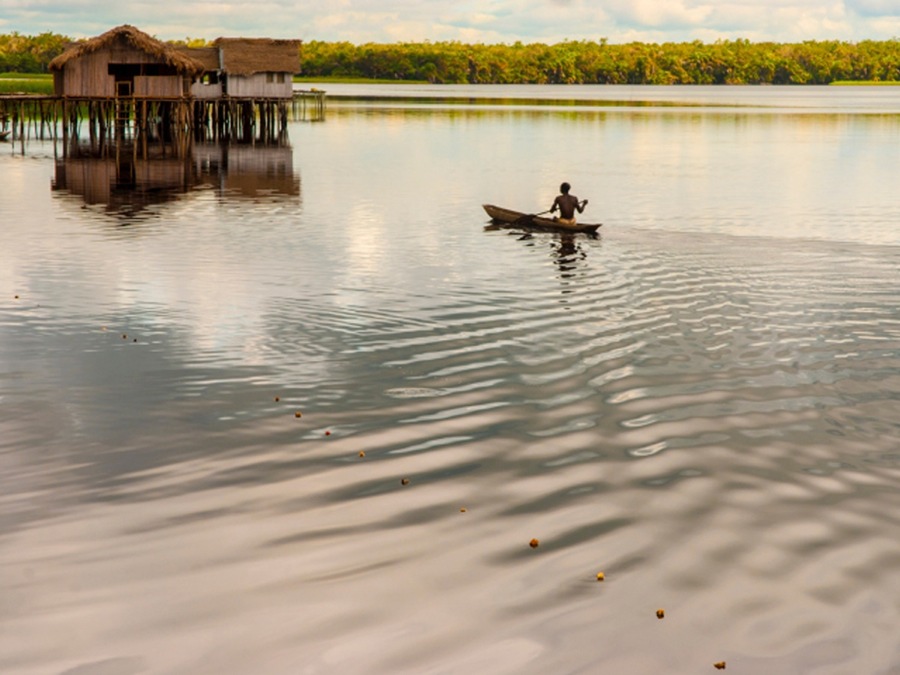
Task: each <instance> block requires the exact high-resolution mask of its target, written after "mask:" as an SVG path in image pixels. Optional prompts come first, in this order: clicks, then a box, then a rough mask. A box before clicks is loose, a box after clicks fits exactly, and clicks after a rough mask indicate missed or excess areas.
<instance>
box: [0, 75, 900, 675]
mask: <svg viewBox="0 0 900 675" xmlns="http://www.w3.org/2000/svg"><path fill="white" fill-rule="evenodd" d="M323 88H327V87H324V86H323ZM336 89H338V91H336V92H335V97H334V98H332V100H331V104H330V106H329V111H328V117H327V121H326V122H324V123H317V124H303V123H295V124H292V126H291V128H290V140H291V147H290V148H255V149H254V148H248V147H231V148H224V149H222V148H219V147H218V146H213V147H210V146H200V147H197V148H195V152H194V154H193V157H192V158H191V159H190V161H188V162H180V161H172V159H171V158H162V157H158V158H156V159H155V160H153V161H150V162H147V163H137V164H135V165H134V166H133V167H132V166H129V168H127V169H123V168H122V166H121V165H120V166H119V167H118V169H117V167H116V165H115V164H114V163H113V164H112V165H110V164H109V163H108V162H106V163H104V162H100V161H92V160H90V159H84V158H82V159H81V160H80V161H75V160H73V159H71V158H70V159H67V160H64V159H63V158H62V157H61V154H60V153H59V152H58V149H54V147H53V145H52V144H50V143H43V142H37V141H34V140H32V141H30V142H28V143H27V144H26V145H25V147H24V152H23V151H22V150H23V148H21V147H20V146H19V144H9V143H7V144H3V145H0V150H3V152H0V176H2V177H3V181H2V183H3V191H2V194H0V222H2V228H3V244H2V246H0V519H2V520H0V590H2V593H0V598H2V599H0V672H15V673H42V674H43V673H69V674H70V675H71V674H74V673H77V674H79V675H83V674H84V673H92V674H93V673H101V674H103V675H110V674H116V675H122V674H126V673H127V674H130V673H248V672H254V673H338V672H340V673H425V672H429V673H588V672H590V673H597V672H600V673H662V672H665V673H694V672H704V670H708V671H712V670H713V668H712V664H713V663H715V662H718V661H722V660H724V661H726V662H727V667H728V670H729V672H730V671H734V672H742V673H767V674H768V673H774V674H781V673H783V674H785V675H787V674H795V673H817V674H818V673H900V641H898V639H897V637H896V633H897V631H896V626H897V625H898V622H900V601H898V599H897V596H896V592H895V591H896V588H897V587H898V582H900V550H898V546H897V541H898V538H900V527H898V519H897V515H896V514H897V513H898V506H900V496H898V495H900V492H898V478H900V452H898V440H900V428H898V421H897V420H898V419H900V414H898V413H900V404H898V399H900V395H898V392H900V308H898V303H897V296H898V290H900V288H898V286H900V283H898V282H900V277H898V271H897V270H898V265H900V230H898V228H897V223H898V220H900V207H898V202H897V199H896V196H895V194H894V191H893V189H892V185H893V179H894V175H895V171H896V165H897V160H898V159H900V151H898V148H900V106H898V105H897V102H898V93H900V92H895V91H894V88H871V89H869V88H866V89H863V90H859V89H857V88H853V89H835V88H809V89H806V88H803V89H800V88H797V89H794V88H790V89H787V88H785V89H782V88H757V89H754V88H722V89H707V88H697V89H695V88H643V87H633V88H603V87H599V88H598V87H586V88H562V89H564V93H565V96H560V95H559V94H558V93H557V90H558V89H559V88H554V87H547V88H525V90H524V91H525V93H522V92H520V91H519V88H491V87H478V88H474V90H473V91H470V89H472V88H447V89H445V88H429V87H421V88H406V87H403V88H397V89H398V92H392V91H391V89H375V90H373V89H371V88H366V87H358V88H356V89H351V90H349V91H340V89H341V88H339V87H338V88H336ZM400 89H402V92H400V91H399V90H400ZM373 91H374V92H376V93H378V92H380V94H379V97H378V98H377V99H371V98H365V99H362V100H361V99H359V98H353V97H347V98H344V97H338V96H337V94H349V95H352V96H356V97H359V96H371V94H372V92H373ZM436 92H438V93H436ZM385 93H389V94H392V95H396V96H397V98H391V97H385V96H384V94H385ZM439 96H440V100H439V99H438V97H439ZM473 96H478V97H480V98H481V99H488V100H487V101H486V102H481V103H479V101H469V100H468V99H469V98H471V97H473ZM517 97H518V98H517ZM511 98H512V99H515V100H509V99H511ZM559 98H562V99H563V100H564V102H562V103H560V102H556V103H552V104H551V103H550V100H551V99H559ZM575 98H582V99H584V100H581V101H575V102H572V101H573V100H574V99H575ZM126 164H127V163H126ZM117 170H118V172H119V173H118V174H117V173H116V171H117ZM123 172H124V173H125V174H126V175H123ZM131 176H134V177H135V180H134V183H136V184H137V185H138V186H139V188H138V189H125V188H122V187H118V188H113V189H111V188H110V186H111V185H113V186H114V185H115V184H116V183H117V182H118V183H122V182H123V181H124V179H127V178H129V177H131ZM561 180H568V181H569V182H571V183H572V186H573V192H574V193H575V194H577V195H578V196H579V197H581V198H585V197H587V198H589V199H590V204H589V206H588V209H587V210H586V211H585V214H584V215H583V216H582V219H584V220H585V221H595V222H601V221H602V222H603V223H604V225H603V227H602V228H601V232H602V235H601V236H600V237H599V238H596V239H590V238H586V237H584V236H577V237H570V238H561V237H560V236H559V235H553V234H541V233H532V234H527V233H522V232H512V231H502V230H501V231H490V230H485V228H484V225H485V216H484V214H483V212H482V211H481V208H480V205H481V204H482V203H486V202H491V203H496V204H500V205H504V206H510V207H513V208H519V209H522V210H526V211H531V212H535V211H538V210H543V209H545V208H547V207H548V206H549V204H550V202H551V201H552V198H553V196H554V195H555V194H556V187H557V186H558V184H559V182H560V181H561ZM126 182H127V181H126ZM276 399H277V400H276ZM297 412H299V413H301V416H300V417H297V416H295V413H297ZM361 453H362V455H363V456H361ZM402 479H407V480H408V483H407V484H403V483H402V482H401V480H402ZM532 539H538V540H539V546H538V547H537V548H531V547H530V546H529V542H530V541H531V540H532ZM601 571H602V572H604V574H605V581H603V582H602V583H601V582H598V581H597V580H596V575H597V573H598V572H601ZM660 608H661V609H664V610H665V618H664V619H657V617H656V610H657V609H660Z"/></svg>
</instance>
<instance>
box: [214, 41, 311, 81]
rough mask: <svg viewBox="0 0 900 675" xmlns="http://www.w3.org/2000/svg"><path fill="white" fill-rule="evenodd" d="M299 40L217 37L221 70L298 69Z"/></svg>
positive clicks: (244, 72)
mask: <svg viewBox="0 0 900 675" xmlns="http://www.w3.org/2000/svg"><path fill="white" fill-rule="evenodd" d="M300 44H301V41H300V40H273V39H271V38H218V39H216V40H214V41H213V45H215V46H216V47H219V48H220V49H221V50H222V62H223V65H224V70H225V72H226V73H229V74H230V75H253V74H254V73H291V74H292V75H293V74H294V73H299V72H300Z"/></svg>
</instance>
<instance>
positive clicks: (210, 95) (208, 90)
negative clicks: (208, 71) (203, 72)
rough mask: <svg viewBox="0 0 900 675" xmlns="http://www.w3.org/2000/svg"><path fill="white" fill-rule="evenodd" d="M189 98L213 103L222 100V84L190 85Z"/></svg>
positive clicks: (200, 83) (201, 83) (196, 83)
mask: <svg viewBox="0 0 900 675" xmlns="http://www.w3.org/2000/svg"><path fill="white" fill-rule="evenodd" d="M191 96H193V97H194V98H196V99H198V100H201V101H215V100H218V99H220V98H222V83H221V82H216V83H215V84H204V83H203V82H194V83H193V84H192V85H191Z"/></svg>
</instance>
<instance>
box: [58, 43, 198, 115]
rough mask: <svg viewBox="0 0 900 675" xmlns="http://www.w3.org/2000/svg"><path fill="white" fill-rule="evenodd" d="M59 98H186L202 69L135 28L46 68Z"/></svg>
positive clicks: (81, 47)
mask: <svg viewBox="0 0 900 675" xmlns="http://www.w3.org/2000/svg"><path fill="white" fill-rule="evenodd" d="M49 68H50V70H51V71H52V72H53V82H54V88H55V91H56V95H57V96H68V97H74V98H113V97H117V96H136V97H144V98H154V99H165V98H180V97H184V96H189V95H190V86H191V82H192V80H193V79H194V78H195V77H197V76H199V74H200V73H201V72H203V70H204V67H203V64H202V63H200V62H199V61H198V60H197V59H195V58H193V57H191V56H190V55H188V54H186V53H185V52H183V51H179V50H178V49H175V48H174V47H172V46H170V45H167V44H166V43H164V42H161V41H159V40H157V39H155V38H153V37H150V36H149V35H147V34H146V33H143V32H141V31H140V30H138V29H137V28H135V27H134V26H128V25H124V26H118V27H117V28H113V29H111V30H108V31H106V32H105V33H103V34H102V35H98V36H97V37H95V38H91V39H90V40H85V41H84V42H79V43H76V44H75V45H73V46H72V47H71V48H70V49H68V50H66V51H65V52H63V53H62V54H60V55H59V56H57V57H56V58H55V59H53V60H52V61H51V62H50V65H49Z"/></svg>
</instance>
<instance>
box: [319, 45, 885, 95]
mask: <svg viewBox="0 0 900 675" xmlns="http://www.w3.org/2000/svg"><path fill="white" fill-rule="evenodd" d="M303 74H304V75H305V76H306V77H316V76H322V77H327V76H340V77H364V78H376V77H377V78H387V79H393V80H427V81H429V82H442V83H459V84H461V83H470V84H477V83H485V84H517V83H521V84H830V83H832V82H836V81H879V82H884V81H894V82H896V81H900V40H889V41H881V42H878V41H864V42H859V43H850V42H839V41H824V42H803V43H799V44H780V43H775V42H761V43H753V42H749V41H747V40H733V41H731V40H729V41H719V42H714V43H711V44H706V43H702V42H699V41H697V42H686V43H665V44H652V43H629V44H608V43H607V42H606V41H604V40H601V41H600V42H591V41H579V42H561V43H558V44H555V45H544V44H523V43H519V42H517V43H515V44H512V45H504V44H499V45H482V44H474V45H470V44H462V43H457V42H435V43H431V42H424V43H399V44H374V43H370V44H362V45H353V44H350V43H349V42H319V41H310V42H307V43H304V45H303Z"/></svg>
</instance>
